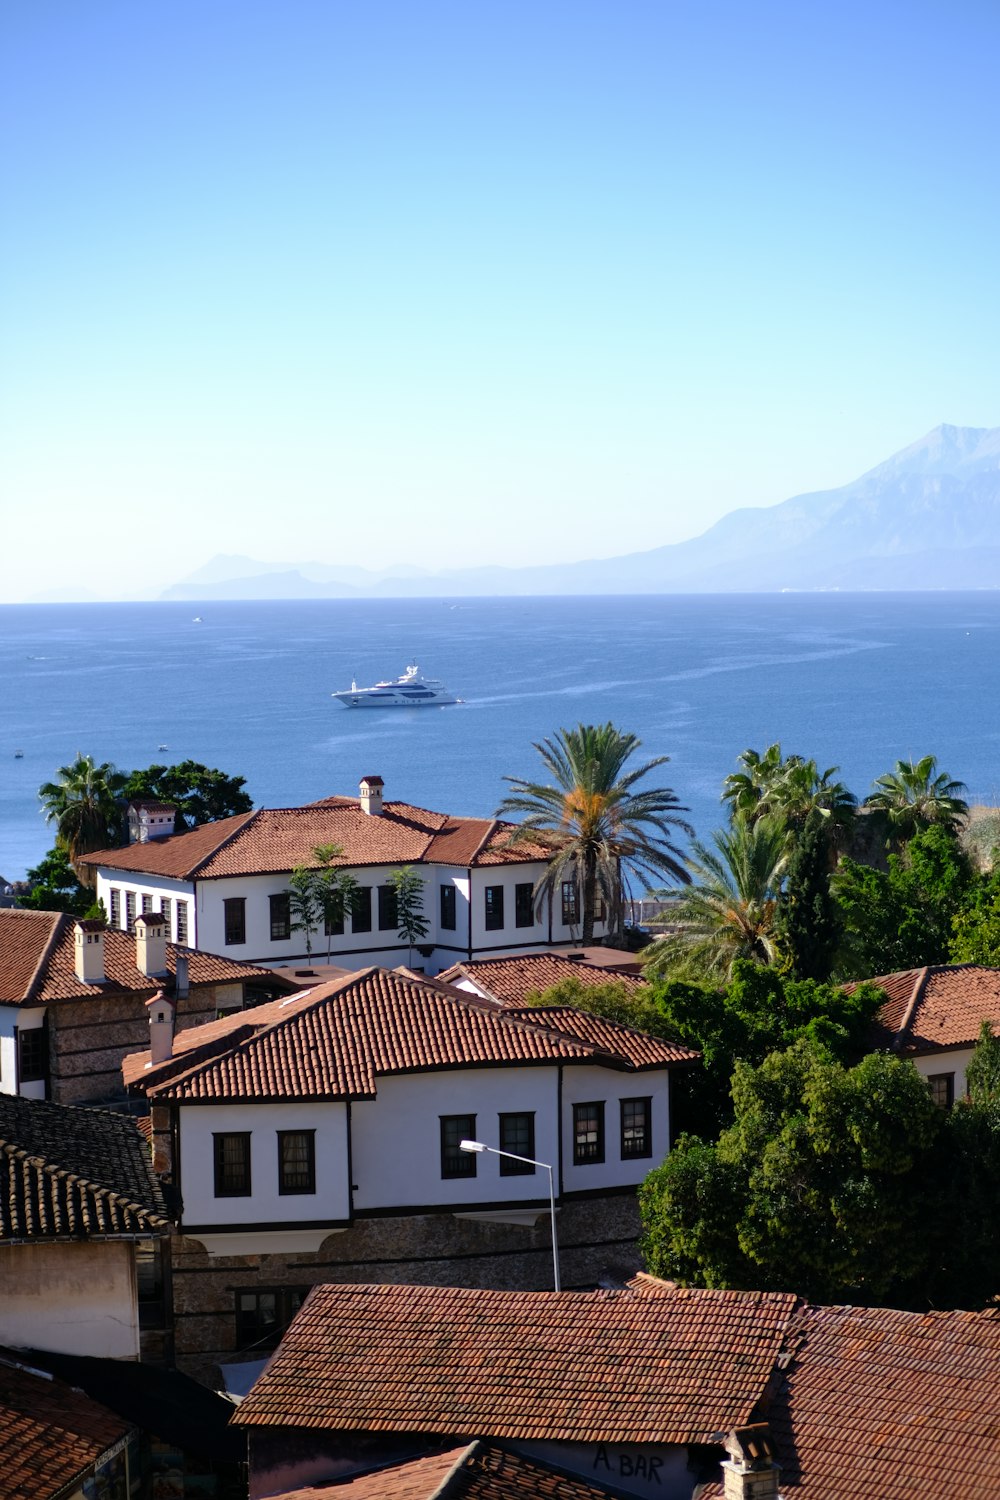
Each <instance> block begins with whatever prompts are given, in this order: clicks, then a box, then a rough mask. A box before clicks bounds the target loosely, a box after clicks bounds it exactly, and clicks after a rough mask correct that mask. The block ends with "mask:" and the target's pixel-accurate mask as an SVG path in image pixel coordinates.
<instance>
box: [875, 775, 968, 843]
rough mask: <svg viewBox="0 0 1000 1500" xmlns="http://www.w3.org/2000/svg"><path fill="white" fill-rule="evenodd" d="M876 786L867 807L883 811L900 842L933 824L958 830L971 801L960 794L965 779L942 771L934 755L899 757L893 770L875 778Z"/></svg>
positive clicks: (966, 814) (963, 787)
mask: <svg viewBox="0 0 1000 1500" xmlns="http://www.w3.org/2000/svg"><path fill="white" fill-rule="evenodd" d="M874 788H875V789H874V791H873V792H871V794H870V795H869V796H868V797H866V798H865V806H866V807H874V808H876V809H878V810H879V811H880V812H882V813H883V814H884V815H885V817H886V818H887V819H888V822H889V826H890V829H891V830H892V832H893V833H894V834H895V835H896V837H897V838H898V839H899V840H901V841H905V840H907V839H911V838H912V837H913V836H914V834H916V833H918V832H919V831H920V829H922V828H929V827H931V826H932V825H934V824H938V825H940V826H941V827H943V828H947V829H950V830H951V831H952V832H953V833H954V832H957V831H958V829H959V828H960V827H961V825H962V824H963V823H964V821H965V819H966V817H967V816H968V812H969V804H968V803H967V802H965V801H964V800H963V799H962V798H961V797H960V796H959V795H958V794H959V792H964V791H965V789H966V788H965V782H964V781H953V780H952V778H951V777H950V776H949V775H948V774H947V772H946V771H940V772H939V771H938V768H937V760H936V759H935V757H934V756H933V755H925V756H923V758H922V759H921V760H916V761H914V760H897V762H896V765H895V767H894V769H893V770H891V771H888V772H887V773H886V774H885V775H884V776H879V777H876V780H875V783H874Z"/></svg>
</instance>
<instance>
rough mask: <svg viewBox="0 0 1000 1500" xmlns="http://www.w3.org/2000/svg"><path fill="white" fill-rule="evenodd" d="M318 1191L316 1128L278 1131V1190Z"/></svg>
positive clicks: (281, 1191) (296, 1191) (283, 1191)
mask: <svg viewBox="0 0 1000 1500" xmlns="http://www.w3.org/2000/svg"><path fill="white" fill-rule="evenodd" d="M315 1191H316V1132H315V1130H279V1131H278V1192H279V1193H314V1192H315Z"/></svg>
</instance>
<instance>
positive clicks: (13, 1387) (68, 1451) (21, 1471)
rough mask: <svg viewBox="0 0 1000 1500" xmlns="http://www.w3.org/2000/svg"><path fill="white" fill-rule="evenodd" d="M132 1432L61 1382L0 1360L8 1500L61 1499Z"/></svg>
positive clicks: (1, 1469)
mask: <svg viewBox="0 0 1000 1500" xmlns="http://www.w3.org/2000/svg"><path fill="white" fill-rule="evenodd" d="M130 1431H131V1428H130V1427H129V1425H128V1423H127V1422H123V1421H122V1419H121V1418H120V1417H116V1416H115V1415H114V1413H113V1412H110V1411H108V1410H107V1409H106V1408H105V1407H103V1406H99V1405H98V1404H97V1402H96V1401H92V1400H91V1399H90V1397H89V1396H85V1395H83V1393H82V1392H81V1391H77V1390H74V1389H73V1388H72V1386H69V1385H66V1384H64V1382H63V1381H61V1380H53V1379H50V1378H48V1377H46V1376H44V1375H42V1374H41V1373H35V1372H33V1371H31V1370H28V1369H25V1368H23V1367H21V1366H19V1365H17V1364H15V1363H13V1360H12V1357H11V1358H0V1475H2V1476H3V1477H2V1479H0V1493H2V1494H3V1496H4V1500H46V1497H49V1496H52V1497H54V1496H57V1495H61V1494H62V1493H63V1491H64V1490H66V1489H68V1487H69V1486H70V1485H71V1484H72V1483H73V1481H74V1480H75V1479H77V1478H78V1476H80V1475H81V1474H85V1473H86V1472H87V1471H88V1470H89V1469H90V1468H91V1467H92V1466H93V1464H94V1463H95V1462H96V1460H97V1459H98V1458H100V1457H101V1455H102V1454H104V1453H106V1452H107V1450H108V1449H109V1448H112V1447H113V1446H114V1445H115V1444H116V1443H117V1442H118V1441H119V1439H121V1438H123V1437H125V1436H127V1434H128V1433H129V1432H130Z"/></svg>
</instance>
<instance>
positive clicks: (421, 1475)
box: [273, 1442, 614, 1500]
mask: <svg viewBox="0 0 1000 1500" xmlns="http://www.w3.org/2000/svg"><path fill="white" fill-rule="evenodd" d="M613 1493H614V1492H613V1491H611V1490H608V1489H606V1488H605V1487H604V1486H603V1485H597V1484H588V1483H587V1481H586V1480H585V1479H581V1478H579V1477H577V1476H575V1475H570V1474H567V1473H565V1472H564V1471H560V1470H558V1469H554V1468H551V1467H550V1466H549V1465H548V1464H546V1463H542V1462H540V1461H539V1460H536V1459H531V1458H525V1457H524V1456H523V1455H522V1454H519V1453H513V1452H511V1451H510V1450H509V1449H506V1448H502V1447H501V1446H500V1444H499V1443H489V1442H475V1443H470V1444H469V1445H468V1447H464V1448H449V1449H448V1450H447V1451H446V1452H444V1453H436V1454H433V1455H431V1456H430V1457H428V1458H416V1459H411V1460H410V1462H409V1463H402V1464H396V1465H394V1466H393V1467H392V1468H388V1469H379V1470H377V1471H376V1472H375V1473H371V1474H362V1475H359V1477H358V1478H357V1479H350V1480H348V1481H347V1482H346V1483H344V1484H341V1485H340V1486H339V1487H338V1488H337V1489H336V1490H334V1489H332V1488H329V1487H328V1488H325V1489H318V1490H316V1489H314V1490H294V1491H292V1493H291V1494H288V1495H279V1496H274V1497H273V1500H331V1497H333V1496H334V1495H340V1496H342V1497H343V1500H605V1497H606V1496H608V1495H610V1494H613Z"/></svg>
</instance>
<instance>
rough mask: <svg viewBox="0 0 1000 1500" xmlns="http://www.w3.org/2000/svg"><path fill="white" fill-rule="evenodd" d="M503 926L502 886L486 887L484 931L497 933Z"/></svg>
mask: <svg viewBox="0 0 1000 1500" xmlns="http://www.w3.org/2000/svg"><path fill="white" fill-rule="evenodd" d="M502 926H503V886H502V885H488V886H487V887H486V931H487V932H499V930H500V928H501V927H502Z"/></svg>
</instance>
